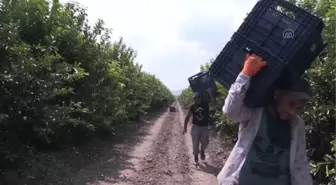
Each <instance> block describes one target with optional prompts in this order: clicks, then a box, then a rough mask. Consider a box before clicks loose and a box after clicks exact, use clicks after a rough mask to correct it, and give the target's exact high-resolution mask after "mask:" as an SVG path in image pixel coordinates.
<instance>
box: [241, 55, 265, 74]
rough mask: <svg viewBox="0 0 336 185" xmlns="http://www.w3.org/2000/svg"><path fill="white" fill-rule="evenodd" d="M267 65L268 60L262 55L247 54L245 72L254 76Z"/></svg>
mask: <svg viewBox="0 0 336 185" xmlns="http://www.w3.org/2000/svg"><path fill="white" fill-rule="evenodd" d="M265 66H267V62H266V61H264V60H263V59H262V58H261V57H259V56H257V55H255V54H252V55H249V54H247V55H246V58H245V63H244V68H243V71H242V72H243V73H244V74H246V75H248V76H250V77H252V76H254V75H256V74H257V73H258V72H259V71H260V70H261V69H262V68H263V67H265Z"/></svg>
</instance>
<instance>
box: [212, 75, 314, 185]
mask: <svg viewBox="0 0 336 185" xmlns="http://www.w3.org/2000/svg"><path fill="white" fill-rule="evenodd" d="M249 82H250V77H249V76H247V75H244V74H243V73H241V74H239V75H238V77H237V79H236V81H235V83H233V84H232V86H231V88H230V90H229V93H228V96H227V97H226V100H225V104H224V106H223V111H224V114H226V116H227V117H228V118H229V119H231V120H233V121H235V122H239V132H238V141H237V143H236V144H235V146H234V148H233V150H232V152H231V154H230V156H229V158H228V159H227V161H226V163H225V165H224V167H223V169H222V170H221V172H220V173H219V174H218V176H217V180H218V184H219V185H239V184H238V179H239V177H238V176H239V172H240V169H241V167H242V166H243V164H244V162H245V158H246V156H247V153H248V151H249V149H250V146H251V144H252V142H253V140H254V138H255V136H256V133H257V132H258V129H259V125H260V121H261V116H262V108H258V109H249V108H247V107H246V106H245V105H244V103H243V100H244V98H245V93H246V91H247V89H248V87H249ZM290 173H291V182H292V185H312V184H313V182H312V178H311V175H310V166H309V161H308V158H307V152H306V137H305V124H304V121H303V120H302V119H301V118H300V117H299V116H296V118H295V119H293V120H291V144H290Z"/></svg>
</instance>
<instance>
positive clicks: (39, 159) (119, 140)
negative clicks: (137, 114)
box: [10, 111, 163, 185]
mask: <svg viewBox="0 0 336 185" xmlns="http://www.w3.org/2000/svg"><path fill="white" fill-rule="evenodd" d="M162 112H163V111H160V112H159V113H156V114H154V115H151V116H148V117H147V118H144V119H143V121H141V123H139V122H137V123H129V124H125V125H122V126H120V127H119V128H118V129H117V131H116V132H117V134H116V136H115V137H113V139H110V140H107V141H101V140H95V141H92V142H91V143H90V144H89V145H87V146H82V147H67V148H66V149H65V150H63V151H61V152H52V153H50V152H49V153H47V152H46V153H41V154H38V155H37V156H36V157H35V158H34V159H32V161H31V163H32V164H33V165H32V166H30V167H29V168H28V169H27V170H25V172H24V177H25V178H22V179H21V180H20V181H19V182H18V183H17V184H26V185H98V184H106V183H107V184H114V183H116V182H118V181H120V180H121V178H122V176H121V174H120V172H121V171H122V170H124V169H131V163H130V162H128V160H129V159H131V158H132V157H131V156H130V153H131V150H132V149H133V147H134V146H135V145H136V144H137V143H139V142H141V141H142V140H143V139H144V137H145V136H146V135H148V132H149V130H148V129H149V128H150V126H151V125H152V124H154V123H155V121H156V120H157V119H158V118H159V116H160V115H161V114H162ZM99 182H104V183H99ZM10 185H11V184H10Z"/></svg>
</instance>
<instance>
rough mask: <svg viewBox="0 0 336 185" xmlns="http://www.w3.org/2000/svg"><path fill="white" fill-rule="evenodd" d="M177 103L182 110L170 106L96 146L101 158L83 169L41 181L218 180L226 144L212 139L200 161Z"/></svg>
mask: <svg viewBox="0 0 336 185" xmlns="http://www.w3.org/2000/svg"><path fill="white" fill-rule="evenodd" d="M177 106H178V111H177V112H169V111H168V110H167V111H165V112H164V113H162V114H161V115H159V116H158V117H156V118H152V119H150V120H147V122H146V123H144V125H143V126H142V127H139V128H137V129H136V131H134V132H129V133H125V134H126V136H124V137H123V138H128V140H124V139H122V138H121V139H120V142H119V143H113V144H109V143H108V142H107V143H105V144H104V148H103V149H97V151H100V152H99V153H97V156H98V157H97V158H98V159H97V160H95V161H91V162H89V163H87V164H85V165H82V167H81V168H80V169H72V170H67V172H66V174H65V172H63V173H62V175H64V176H62V177H61V178H60V180H59V181H57V183H56V182H55V181H54V180H53V182H51V181H49V182H47V181H48V179H47V181H45V182H44V183H42V184H52V185H56V184H57V185H61V184H62V185H63V184H64V185H65V184H67V185H174V184H175V185H216V184H217V180H216V175H217V173H218V172H219V170H220V167H221V166H222V164H223V160H224V158H225V156H227V152H226V153H225V151H226V149H221V148H220V149H218V148H214V145H215V144H216V142H214V141H211V145H210V147H209V149H208V150H207V151H206V160H205V161H201V162H200V165H199V166H195V164H194V162H193V160H192V159H193V157H192V151H191V137H190V133H189V131H190V128H189V130H188V134H186V135H182V127H183V126H182V125H183V122H184V113H183V111H182V109H181V107H180V106H179V105H178V104H177ZM127 134H129V135H127ZM215 147H220V146H215ZM79 157H80V156H79ZM216 160H217V161H216ZM59 177H60V175H59ZM53 178H54V177H50V178H49V179H53Z"/></svg>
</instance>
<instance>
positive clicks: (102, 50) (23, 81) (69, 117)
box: [0, 0, 174, 172]
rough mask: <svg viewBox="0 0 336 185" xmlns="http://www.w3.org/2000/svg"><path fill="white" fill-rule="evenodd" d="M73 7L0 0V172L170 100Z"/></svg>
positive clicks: (43, 0) (99, 25) (124, 49)
mask: <svg viewBox="0 0 336 185" xmlns="http://www.w3.org/2000/svg"><path fill="white" fill-rule="evenodd" d="M111 36H112V35H111V29H108V28H106V27H105V26H104V22H103V21H102V20H98V21H97V22H96V24H95V25H93V26H90V24H89V23H88V19H87V13H86V11H85V9H83V8H82V7H81V6H80V5H79V4H77V3H67V4H61V3H59V1H58V0H53V1H52V2H50V1H48V0H30V1H27V0H16V1H12V0H2V1H0V60H1V63H0V80H1V81H0V94H1V96H0V102H1V107H0V172H1V171H4V170H8V169H10V168H16V166H17V164H18V163H19V162H20V161H21V160H22V159H23V158H24V157H26V156H27V155H29V154H32V153H34V152H35V151H38V150H40V149H50V148H56V147H57V146H60V145H63V144H81V143H85V142H88V141H89V140H90V139H91V138H93V137H98V136H106V135H110V134H112V133H113V131H114V129H115V128H117V127H118V125H120V124H127V121H128V120H137V119H139V118H140V117H141V116H142V115H145V114H146V113H147V112H149V111H153V110H157V109H160V108H161V107H163V106H166V105H167V104H168V103H171V102H172V101H173V100H174V97H173V95H172V94H171V92H170V91H169V90H168V88H167V87H166V86H165V85H164V84H163V83H162V82H161V81H160V80H159V79H158V78H156V77H155V76H153V75H151V74H148V73H146V72H143V71H142V69H141V68H142V66H141V65H139V64H137V63H135V62H134V60H135V57H136V52H135V51H134V50H133V49H132V48H130V47H129V46H127V45H126V44H125V43H124V42H123V40H122V38H121V39H119V40H118V41H117V42H111Z"/></svg>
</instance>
